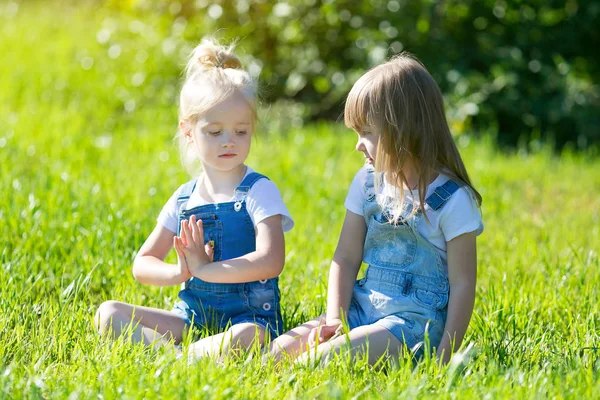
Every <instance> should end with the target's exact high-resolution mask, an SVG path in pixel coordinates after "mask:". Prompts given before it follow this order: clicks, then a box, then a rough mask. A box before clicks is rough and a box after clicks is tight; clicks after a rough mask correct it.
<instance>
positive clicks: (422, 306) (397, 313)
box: [348, 267, 448, 357]
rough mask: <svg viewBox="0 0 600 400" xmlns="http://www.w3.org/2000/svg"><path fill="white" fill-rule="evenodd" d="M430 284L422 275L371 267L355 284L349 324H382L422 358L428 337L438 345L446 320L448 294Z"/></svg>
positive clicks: (349, 310)
mask: <svg viewBox="0 0 600 400" xmlns="http://www.w3.org/2000/svg"><path fill="white" fill-rule="evenodd" d="M431 287H434V285H433V284H431V285H430V284H429V283H428V282H427V280H425V279H424V278H423V277H414V276H412V275H411V274H406V273H403V272H401V271H397V270H389V269H385V268H374V267H369V270H368V271H367V276H365V278H363V279H361V280H359V281H357V282H356V284H355V285H354V292H353V296H352V300H351V303H350V307H349V309H348V325H349V327H350V329H354V328H356V327H359V326H364V325H378V326H382V327H384V328H386V329H387V330H388V331H390V332H391V333H392V334H393V335H394V336H395V337H396V338H398V340H399V341H400V342H401V343H405V344H406V346H407V347H408V349H410V350H411V351H412V352H413V353H414V354H415V355H416V356H417V357H420V356H422V355H423V350H424V344H425V337H426V336H427V337H428V338H429V344H430V346H431V347H437V346H438V345H439V343H440V341H441V339H442V334H443V331H444V326H445V323H446V313H447V307H446V306H447V302H448V294H447V293H444V292H436V291H432V290H431Z"/></svg>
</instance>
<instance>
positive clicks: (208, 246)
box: [204, 240, 215, 262]
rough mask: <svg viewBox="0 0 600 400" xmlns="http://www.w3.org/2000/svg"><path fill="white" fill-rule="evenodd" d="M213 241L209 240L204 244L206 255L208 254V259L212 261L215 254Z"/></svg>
mask: <svg viewBox="0 0 600 400" xmlns="http://www.w3.org/2000/svg"><path fill="white" fill-rule="evenodd" d="M214 247H215V242H214V241H212V240H210V241H209V242H208V243H206V244H205V245H204V251H206V255H207V256H208V258H209V259H210V261H211V262H212V261H213V259H214V256H215V250H214Z"/></svg>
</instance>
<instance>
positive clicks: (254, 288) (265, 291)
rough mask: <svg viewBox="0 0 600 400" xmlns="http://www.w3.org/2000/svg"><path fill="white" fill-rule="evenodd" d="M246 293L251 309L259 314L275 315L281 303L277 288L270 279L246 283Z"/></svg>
mask: <svg viewBox="0 0 600 400" xmlns="http://www.w3.org/2000/svg"><path fill="white" fill-rule="evenodd" d="M245 294H246V297H247V298H248V306H249V308H250V310H251V311H252V312H253V313H255V314H257V315H267V316H271V315H274V314H275V312H276V310H277V308H278V306H279V304H278V300H277V296H276V293H275V288H274V287H273V283H272V282H271V281H270V280H266V281H258V282H248V283H246V284H245Z"/></svg>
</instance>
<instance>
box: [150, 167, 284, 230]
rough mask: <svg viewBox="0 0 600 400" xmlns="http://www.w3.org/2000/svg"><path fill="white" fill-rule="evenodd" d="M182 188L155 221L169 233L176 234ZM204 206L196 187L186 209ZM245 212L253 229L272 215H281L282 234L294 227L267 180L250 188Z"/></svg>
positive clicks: (276, 191)
mask: <svg viewBox="0 0 600 400" xmlns="http://www.w3.org/2000/svg"><path fill="white" fill-rule="evenodd" d="M251 172H254V170H253V169H252V168H250V167H247V168H246V175H244V178H245V177H246V176H247V175H248V174H250V173H251ZM182 187H183V185H182V186H180V187H179V188H178V189H177V190H176V191H175V193H173V195H172V196H171V198H170V199H169V201H167V204H165V205H164V207H163V209H162V210H161V212H160V214H159V215H158V218H157V221H158V222H159V223H160V224H162V226H164V227H165V228H167V229H168V230H170V231H171V232H177V225H178V224H179V221H178V219H177V216H178V211H179V210H178V209H177V198H178V197H179V193H180V192H181V188H182ZM236 200H238V199H237V198H236V196H235V195H234V197H233V198H232V199H231V201H236ZM205 204H209V203H208V202H206V201H204V199H202V197H200V192H199V186H198V185H196V187H195V188H194V191H193V192H192V194H191V195H190V198H189V200H188V202H187V205H186V209H187V210H189V209H191V208H194V207H197V206H201V205H205ZM246 210H247V211H248V214H249V215H250V219H251V220H252V223H253V224H254V227H256V225H258V223H260V222H261V221H263V220H264V219H266V218H268V217H272V216H273V215H281V223H282V226H283V231H284V232H287V231H289V230H290V229H292V227H293V226H294V220H293V219H292V216H291V215H290V213H289V211H288V210H287V208H286V207H285V204H284V203H283V200H282V199H281V194H279V190H278V189H277V186H276V185H275V184H274V183H273V182H271V181H270V180H268V179H259V180H258V181H256V182H255V183H254V185H253V186H252V188H250V191H248V195H247V197H246Z"/></svg>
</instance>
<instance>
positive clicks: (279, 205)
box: [246, 179, 294, 232]
mask: <svg viewBox="0 0 600 400" xmlns="http://www.w3.org/2000/svg"><path fill="white" fill-rule="evenodd" d="M246 210H247V211H248V214H249V215H250V219H252V223H253V224H254V226H256V225H258V224H259V223H260V222H261V221H263V220H265V219H266V218H269V217H272V216H274V215H281V223H282V227H283V231H284V232H287V231H289V230H291V229H292V227H293V226H294V220H293V219H292V216H291V215H290V212H289V211H288V209H287V208H286V206H285V204H284V203H283V199H282V198H281V194H280V193H279V189H277V186H276V185H275V184H274V183H273V182H272V181H270V180H268V179H260V180H258V181H257V182H256V183H255V184H254V185H253V186H252V189H250V191H249V192H248V197H247V198H246Z"/></svg>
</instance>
